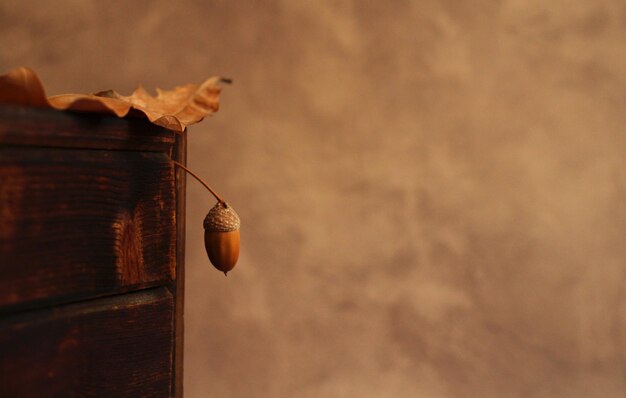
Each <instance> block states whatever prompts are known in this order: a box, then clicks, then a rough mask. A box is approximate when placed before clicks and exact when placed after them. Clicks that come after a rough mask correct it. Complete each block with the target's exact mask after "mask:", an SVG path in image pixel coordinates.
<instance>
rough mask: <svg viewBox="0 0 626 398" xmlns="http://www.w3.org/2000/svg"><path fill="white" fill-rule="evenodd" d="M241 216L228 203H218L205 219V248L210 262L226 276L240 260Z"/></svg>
mask: <svg viewBox="0 0 626 398" xmlns="http://www.w3.org/2000/svg"><path fill="white" fill-rule="evenodd" d="M240 224H241V223H240V221H239V216H238V215H237V213H236V212H235V210H233V208H232V207H231V206H229V205H228V204H227V203H226V202H217V204H215V206H213V207H212V208H211V210H209V213H208V214H207V215H206V217H205V218H204V246H205V248H206V252H207V254H208V255H209V260H211V263H212V264H213V266H214V267H215V268H217V269H218V270H220V271H222V272H223V273H224V275H226V274H227V272H228V271H230V270H231V269H233V267H234V266H235V264H237V260H238V259H239V239H240V234H239V227H240Z"/></svg>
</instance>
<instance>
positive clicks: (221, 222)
mask: <svg viewBox="0 0 626 398" xmlns="http://www.w3.org/2000/svg"><path fill="white" fill-rule="evenodd" d="M172 163H173V164H174V165H176V166H178V167H180V168H181V169H183V170H185V171H186V172H187V173H189V175H191V176H192V177H193V178H195V179H196V180H198V182H199V183H200V184H202V185H204V187H205V188H206V189H207V190H208V191H209V192H211V194H213V196H215V199H217V204H215V206H213V207H212V208H211V210H209V213H208V214H207V215H206V217H205V218H204V247H205V248H206V253H207V254H208V255H209V260H211V264H213V266H214V267H215V268H217V269H218V270H220V271H222V272H223V273H224V275H227V273H228V271H230V270H231V269H233V267H234V266H235V264H237V260H238V259H239V226H240V224H241V223H240V221H239V216H238V215H237V213H236V212H235V210H233V208H232V207H230V206H229V205H228V203H226V202H225V201H224V199H222V198H221V197H220V196H219V195H218V194H217V193H216V192H215V191H214V190H213V189H211V187H210V186H209V184H207V183H206V182H204V181H203V180H202V178H200V177H199V176H197V175H196V174H195V173H194V172H193V171H191V170H189V169H188V168H187V167H185V165H183V164H181V163H178V162H177V161H175V160H172Z"/></svg>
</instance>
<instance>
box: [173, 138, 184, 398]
mask: <svg viewBox="0 0 626 398" xmlns="http://www.w3.org/2000/svg"><path fill="white" fill-rule="evenodd" d="M173 156H174V160H176V161H177V162H179V163H181V164H183V165H186V164H187V131H184V132H183V134H182V135H179V136H177V137H176V144H175V145H174V149H173ZM186 181H187V173H185V171H184V170H182V169H180V168H176V280H175V281H174V282H173V284H172V285H173V286H172V291H173V292H174V300H175V309H174V314H175V323H174V383H172V396H174V397H177V398H182V396H183V358H184V336H185V313H184V308H185V199H186V196H185V191H186Z"/></svg>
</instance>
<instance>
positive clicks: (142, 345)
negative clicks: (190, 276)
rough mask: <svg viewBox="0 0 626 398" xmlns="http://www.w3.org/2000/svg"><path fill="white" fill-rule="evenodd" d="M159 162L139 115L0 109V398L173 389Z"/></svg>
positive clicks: (162, 393)
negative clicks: (119, 115)
mask: <svg viewBox="0 0 626 398" xmlns="http://www.w3.org/2000/svg"><path fill="white" fill-rule="evenodd" d="M175 138H176V139H175ZM170 156H172V157H173V158H174V159H176V160H178V161H180V162H182V163H185V158H186V139H185V136H184V135H175V134H174V133H172V132H169V131H167V130H164V129H162V128H160V127H157V126H153V125H151V124H150V123H148V122H147V121H145V120H141V119H118V118H115V117H111V116H98V115H80V114H73V113H69V112H57V111H54V110H43V109H32V108H19V107H6V106H0V398H3V397H74V396H76V397H89V396H94V397H108V396H111V397H127V396H128V397H151V396H156V397H167V396H176V397H182V393H183V389H182V378H183V304H184V301H183V300H184V247H185V231H184V229H185V213H184V211H185V174H184V173H182V172H181V171H178V170H176V169H175V168H174V166H173V164H172V163H171V159H170Z"/></svg>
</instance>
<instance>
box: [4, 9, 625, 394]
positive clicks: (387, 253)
mask: <svg viewBox="0 0 626 398" xmlns="http://www.w3.org/2000/svg"><path fill="white" fill-rule="evenodd" d="M625 37H626V3H625V2H624V1H610V0H607V1H601V0H596V1H586V2H583V1H567V0H560V1H557V0H555V1H534V0H533V1H529V0H502V1H456V0H448V1H440V0H423V1H412V2H411V1H394V2H384V1H371V2H362V1H323V2H321V1H300V0H298V1H291V0H283V1H265V2H231V1H195V2H185V3H184V4H183V3H181V2H173V1H132V2H130V1H128V2H121V1H120V2H112V1H100V2H90V1H83V0H65V1H55V2H47V1H24V0H11V1H7V0H3V1H2V2H1V3H0V68H1V69H2V70H3V71H6V70H8V69H9V68H12V67H14V66H18V65H29V66H31V67H33V68H34V69H36V70H37V71H38V72H39V74H40V75H41V77H42V78H43V80H44V81H45V82H46V85H47V88H48V91H49V93H50V94H58V93H62V92H90V91H97V90H103V89H108V88H115V89H117V90H118V91H121V92H123V93H128V92H129V91H130V90H131V89H132V88H134V86H135V84H136V83H137V82H141V83H142V84H143V85H144V86H145V87H147V88H149V89H154V87H164V88H168V87H171V86H174V85H177V84H184V83H187V82H200V81H202V80H203V79H204V78H206V77H207V76H209V75H213V74H220V75H223V76H228V77H232V78H234V80H235V84H234V85H233V86H232V87H227V88H226V89H225V90H224V94H223V100H222V110H221V111H220V112H219V113H218V114H217V115H216V116H215V117H213V118H211V119H209V120H205V121H204V122H202V123H201V124H200V125H197V126H193V128H191V131H190V133H189V136H190V149H189V164H190V166H191V167H192V168H193V169H194V170H195V171H197V172H198V173H200V174H201V175H203V176H205V177H206V179H208V180H209V181H210V182H211V184H212V185H213V186H214V187H215V188H216V189H217V190H218V191H219V192H220V193H222V195H223V196H225V197H226V198H227V199H228V200H229V201H230V202H231V204H232V205H233V206H234V207H235V208H236V209H237V210H238V211H239V213H240V216H241V218H242V220H243V221H242V222H243V227H242V234H243V235H242V239H243V241H242V244H243V249H242V254H241V258H240V262H239V264H238V265H237V267H236V268H235V270H234V271H233V272H232V273H231V274H230V275H229V276H228V278H224V276H223V275H222V274H220V273H219V272H217V271H216V270H214V269H212V267H211V266H210V265H209V264H208V260H207V258H206V255H205V253H204V249H203V245H202V241H201V239H202V219H203V217H204V214H205V213H206V212H207V211H208V209H209V207H210V206H211V205H212V204H213V201H212V199H211V197H210V195H209V194H208V193H207V192H205V191H204V190H203V189H202V188H201V187H200V186H199V185H198V184H195V183H194V182H193V181H192V180H190V184H189V189H188V194H189V202H188V246H187V266H188V268H187V286H188V290H187V308H186V314H187V317H186V326H187V333H186V339H187V340H186V351H185V355H186V359H185V366H186V374H185V388H186V396H187V397H209V396H211V397H382V398H384V397H390V398H391V397H526V396H529V397H621V396H623V395H622V394H623V393H624V391H625V390H626V285H625V282H626V280H625V277H626V264H625V263H626V243H625V242H624V238H625V236H626V206H625V203H626V190H625V182H626V161H625V159H626V134H625V131H624V128H625V126H626V124H625V122H626V117H625V106H626V51H625V47H624V38H625Z"/></svg>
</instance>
